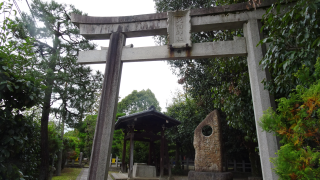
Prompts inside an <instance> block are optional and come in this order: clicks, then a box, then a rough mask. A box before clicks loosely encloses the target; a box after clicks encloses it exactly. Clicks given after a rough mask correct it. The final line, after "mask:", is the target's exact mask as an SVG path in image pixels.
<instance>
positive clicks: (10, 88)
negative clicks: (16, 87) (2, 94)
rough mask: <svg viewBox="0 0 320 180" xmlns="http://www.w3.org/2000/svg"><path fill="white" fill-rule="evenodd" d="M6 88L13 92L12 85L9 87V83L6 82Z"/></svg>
mask: <svg viewBox="0 0 320 180" xmlns="http://www.w3.org/2000/svg"><path fill="white" fill-rule="evenodd" d="M7 88H8V89H9V90H10V91H11V92H13V89H12V87H11V85H10V84H7Z"/></svg>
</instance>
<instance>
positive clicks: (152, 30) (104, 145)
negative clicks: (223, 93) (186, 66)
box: [71, 0, 278, 180]
mask: <svg viewBox="0 0 320 180" xmlns="http://www.w3.org/2000/svg"><path fill="white" fill-rule="evenodd" d="M270 5H271V2H270V0H265V1H263V3H262V4H261V5H260V6H259V7H257V9H253V8H252V7H251V8H250V5H249V4H248V3H239V4H233V5H228V6H219V7H212V8H204V9H191V10H187V11H177V12H168V13H155V14H147V15H136V16H124V17H90V16H81V15H76V14H72V17H71V20H72V22H73V23H74V24H76V25H77V26H78V27H79V28H80V34H81V35H82V36H84V37H85V38H86V39H90V40H98V39H99V40H101V39H110V42H109V47H108V48H105V49H103V50H93V51H84V52H80V53H79V59H78V62H79V63H82V64H93V63H106V69H105V77H104V82H103V89H102V94H101V101H100V108H99V113H98V120H97V126H96V131H95V136H94V142H93V147H92V155H91V161H90V170H89V175H88V179H90V180H107V178H108V170H109V166H108V162H109V161H110V154H111V144H112V137H113V131H114V120H115V115H116V109H117V100H118V94H119V85H120V78H121V71H122V63H123V62H135V61H153V60H176V59H196V58H209V57H225V56H228V57H230V56H247V61H248V68H249V77H250V84H251V91H252V99H253V106H254V114H255V120H256V126H257V136H258V143H259V150H260V158H261V166H262V172H263V179H265V180H274V179H278V177H277V176H276V174H275V173H274V172H272V169H271V168H273V165H272V163H271V162H270V158H271V157H274V156H275V153H276V152H277V150H278V145H277V140H276V137H275V136H274V135H273V134H270V133H267V132H264V131H262V129H261V128H260V127H259V126H258V122H259V118H260V117H261V116H262V114H263V111H264V110H266V109H268V108H269V107H271V106H273V105H274V100H273V99H272V97H271V96H270V94H269V92H268V91H266V90H264V85H263V84H262V83H261V81H262V80H263V79H265V78H267V77H268V76H267V75H268V72H266V71H265V70H262V68H261V66H260V65H259V62H260V60H261V59H262V58H263V55H264V51H265V49H264V47H263V46H258V47H257V46H256V45H257V44H258V42H259V41H260V39H261V38H262V35H261V34H260V33H259V32H260V28H261V23H260V20H261V18H262V15H263V14H264V13H265V10H264V9H263V8H266V7H269V6H270ZM241 28H243V31H244V36H245V37H235V38H234V40H233V41H220V42H206V43H195V44H192V43H191V41H190V33H191V32H201V31H204V32H206V31H212V30H225V29H241ZM154 35H168V36H169V38H168V39H169V45H168V46H154V47H139V48H132V47H127V46H125V41H126V38H131V37H142V36H154Z"/></svg>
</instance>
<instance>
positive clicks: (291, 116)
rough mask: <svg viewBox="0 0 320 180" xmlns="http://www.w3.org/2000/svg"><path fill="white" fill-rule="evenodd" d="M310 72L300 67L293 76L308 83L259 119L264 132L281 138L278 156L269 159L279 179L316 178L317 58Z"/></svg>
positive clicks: (319, 86)
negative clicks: (274, 109)
mask: <svg viewBox="0 0 320 180" xmlns="http://www.w3.org/2000/svg"><path fill="white" fill-rule="evenodd" d="M313 69H314V71H313V70H310V69H309V68H308V67H306V66H304V67H302V68H300V70H299V71H298V72H297V73H295V76H296V77H297V78H298V79H299V80H300V81H305V80H308V81H305V83H304V84H303V85H298V86H297V87H296V89H295V90H294V91H293V92H292V93H290V95H289V98H285V97H283V98H280V99H278V102H279V105H278V108H277V111H273V110H272V109H269V110H268V111H266V112H265V113H264V115H263V117H262V119H261V124H260V126H262V128H263V129H264V130H265V131H267V132H274V133H276V135H277V136H279V137H280V138H281V141H280V143H281V144H282V146H281V148H280V150H278V153H277V155H278V157H276V158H273V159H272V162H273V163H274V165H275V169H274V170H275V172H276V173H277V174H278V175H279V177H280V179H292V180H295V179H319V178H320V168H319V164H320V161H319V158H320V153H319V147H320V142H319V138H320V131H319V126H320V122H319V118H320V80H319V79H320V58H318V61H317V63H316V65H315V67H314V68H313ZM306 85H307V87H306Z"/></svg>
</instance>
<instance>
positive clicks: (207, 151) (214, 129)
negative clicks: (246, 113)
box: [188, 110, 233, 180]
mask: <svg viewBox="0 0 320 180" xmlns="http://www.w3.org/2000/svg"><path fill="white" fill-rule="evenodd" d="M205 128H207V129H209V130H210V131H209V132H210V133H208V132H204V129H205ZM206 133H207V134H206ZM222 144H223V143H222V138H221V125H220V115H219V112H218V110H214V111H212V112H211V113H210V114H209V115H208V116H207V117H206V118H205V119H204V120H203V121H202V122H201V123H200V124H199V125H198V127H197V128H196V129H195V130H194V140H193V146H194V149H195V151H196V156H195V162H194V165H195V171H189V174H188V180H209V179H210V180H232V179H233V174H232V173H231V172H223V164H222V162H223V159H222V157H223V155H222V153H223V151H222V149H223V148H222Z"/></svg>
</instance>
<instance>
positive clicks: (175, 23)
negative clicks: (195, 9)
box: [167, 10, 191, 48]
mask: <svg viewBox="0 0 320 180" xmlns="http://www.w3.org/2000/svg"><path fill="white" fill-rule="evenodd" d="M167 32H168V39H169V45H170V46H171V47H172V48H186V47H191V18H190V10H185V11H174V12H168V30H167Z"/></svg>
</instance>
